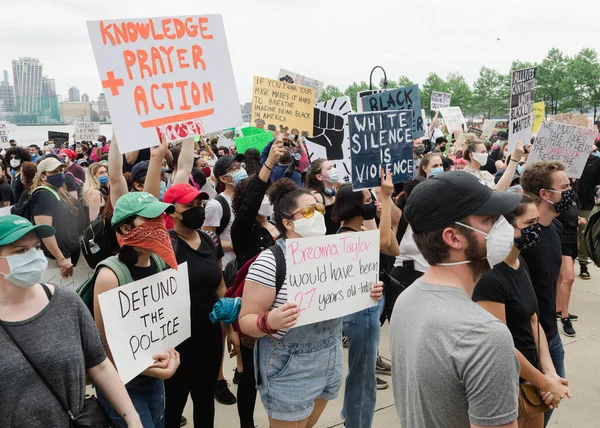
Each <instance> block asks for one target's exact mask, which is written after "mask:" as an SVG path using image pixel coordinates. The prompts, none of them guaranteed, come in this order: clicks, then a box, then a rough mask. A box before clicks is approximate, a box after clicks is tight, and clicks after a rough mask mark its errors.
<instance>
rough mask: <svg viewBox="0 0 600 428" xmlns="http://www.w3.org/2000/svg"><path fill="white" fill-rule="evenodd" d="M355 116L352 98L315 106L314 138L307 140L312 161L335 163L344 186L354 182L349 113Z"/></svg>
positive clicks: (341, 98) (336, 99)
mask: <svg viewBox="0 0 600 428" xmlns="http://www.w3.org/2000/svg"><path fill="white" fill-rule="evenodd" d="M349 113H352V104H351V103H350V97H347V96H345V97H340V98H334V99H332V100H328V101H325V102H322V103H318V104H317V105H316V106H315V118H316V120H315V122H314V127H313V136H312V137H310V138H308V139H307V140H306V149H307V151H308V158H309V159H310V161H311V162H314V161H315V160H317V159H319V158H323V159H327V160H329V161H330V162H332V163H333V164H334V165H335V166H336V168H337V170H338V171H339V173H340V181H341V182H342V183H350V181H351V180H352V162H351V160H350V136H349V134H348V114H349Z"/></svg>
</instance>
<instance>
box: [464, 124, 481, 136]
mask: <svg viewBox="0 0 600 428" xmlns="http://www.w3.org/2000/svg"><path fill="white" fill-rule="evenodd" d="M482 133H483V131H482V130H481V129H479V128H473V127H472V126H471V127H469V130H468V131H467V134H475V135H476V136H477V138H481V134H482Z"/></svg>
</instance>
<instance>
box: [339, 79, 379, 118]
mask: <svg viewBox="0 0 600 428" xmlns="http://www.w3.org/2000/svg"><path fill="white" fill-rule="evenodd" d="M373 89H377V87H373ZM368 90H369V84H368V83H367V82H365V81H362V82H360V83H356V82H352V84H351V85H350V86H348V87H347V88H346V90H345V91H344V95H348V96H349V97H350V102H351V103H352V110H354V111H356V94H358V93H359V92H361V91H368Z"/></svg>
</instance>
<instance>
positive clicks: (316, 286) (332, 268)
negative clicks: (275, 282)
mask: <svg viewBox="0 0 600 428" xmlns="http://www.w3.org/2000/svg"><path fill="white" fill-rule="evenodd" d="M286 254H287V257H286V261H287V264H286V275H287V283H288V292H287V293H288V302H296V303H298V309H299V311H300V316H299V317H298V320H297V322H296V325H295V326H294V327H300V326H303V325H307V324H312V323H315V322H319V321H325V320H330V319H333V318H340V317H343V316H345V315H349V314H353V313H355V312H358V311H361V310H363V309H366V308H370V307H372V306H375V305H376V304H377V302H376V301H375V300H373V299H372V298H371V290H372V289H373V287H374V286H375V285H376V284H377V281H378V280H379V231H378V230H370V231H367V232H358V233H341V234H337V235H328V236H316V237H311V238H300V239H288V240H286Z"/></svg>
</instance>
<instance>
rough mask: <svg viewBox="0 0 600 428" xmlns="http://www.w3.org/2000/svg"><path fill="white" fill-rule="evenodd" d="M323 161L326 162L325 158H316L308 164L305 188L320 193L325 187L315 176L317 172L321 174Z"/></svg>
mask: <svg viewBox="0 0 600 428" xmlns="http://www.w3.org/2000/svg"><path fill="white" fill-rule="evenodd" d="M325 162H327V159H317V160H316V161H314V162H313V163H312V164H311V165H310V168H308V173H307V174H306V188H307V189H310V190H314V191H315V192H317V193H321V192H322V191H323V190H324V189H325V186H324V185H323V182H322V181H321V180H319V179H318V178H317V174H321V171H322V170H323V164H324V163H325Z"/></svg>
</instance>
